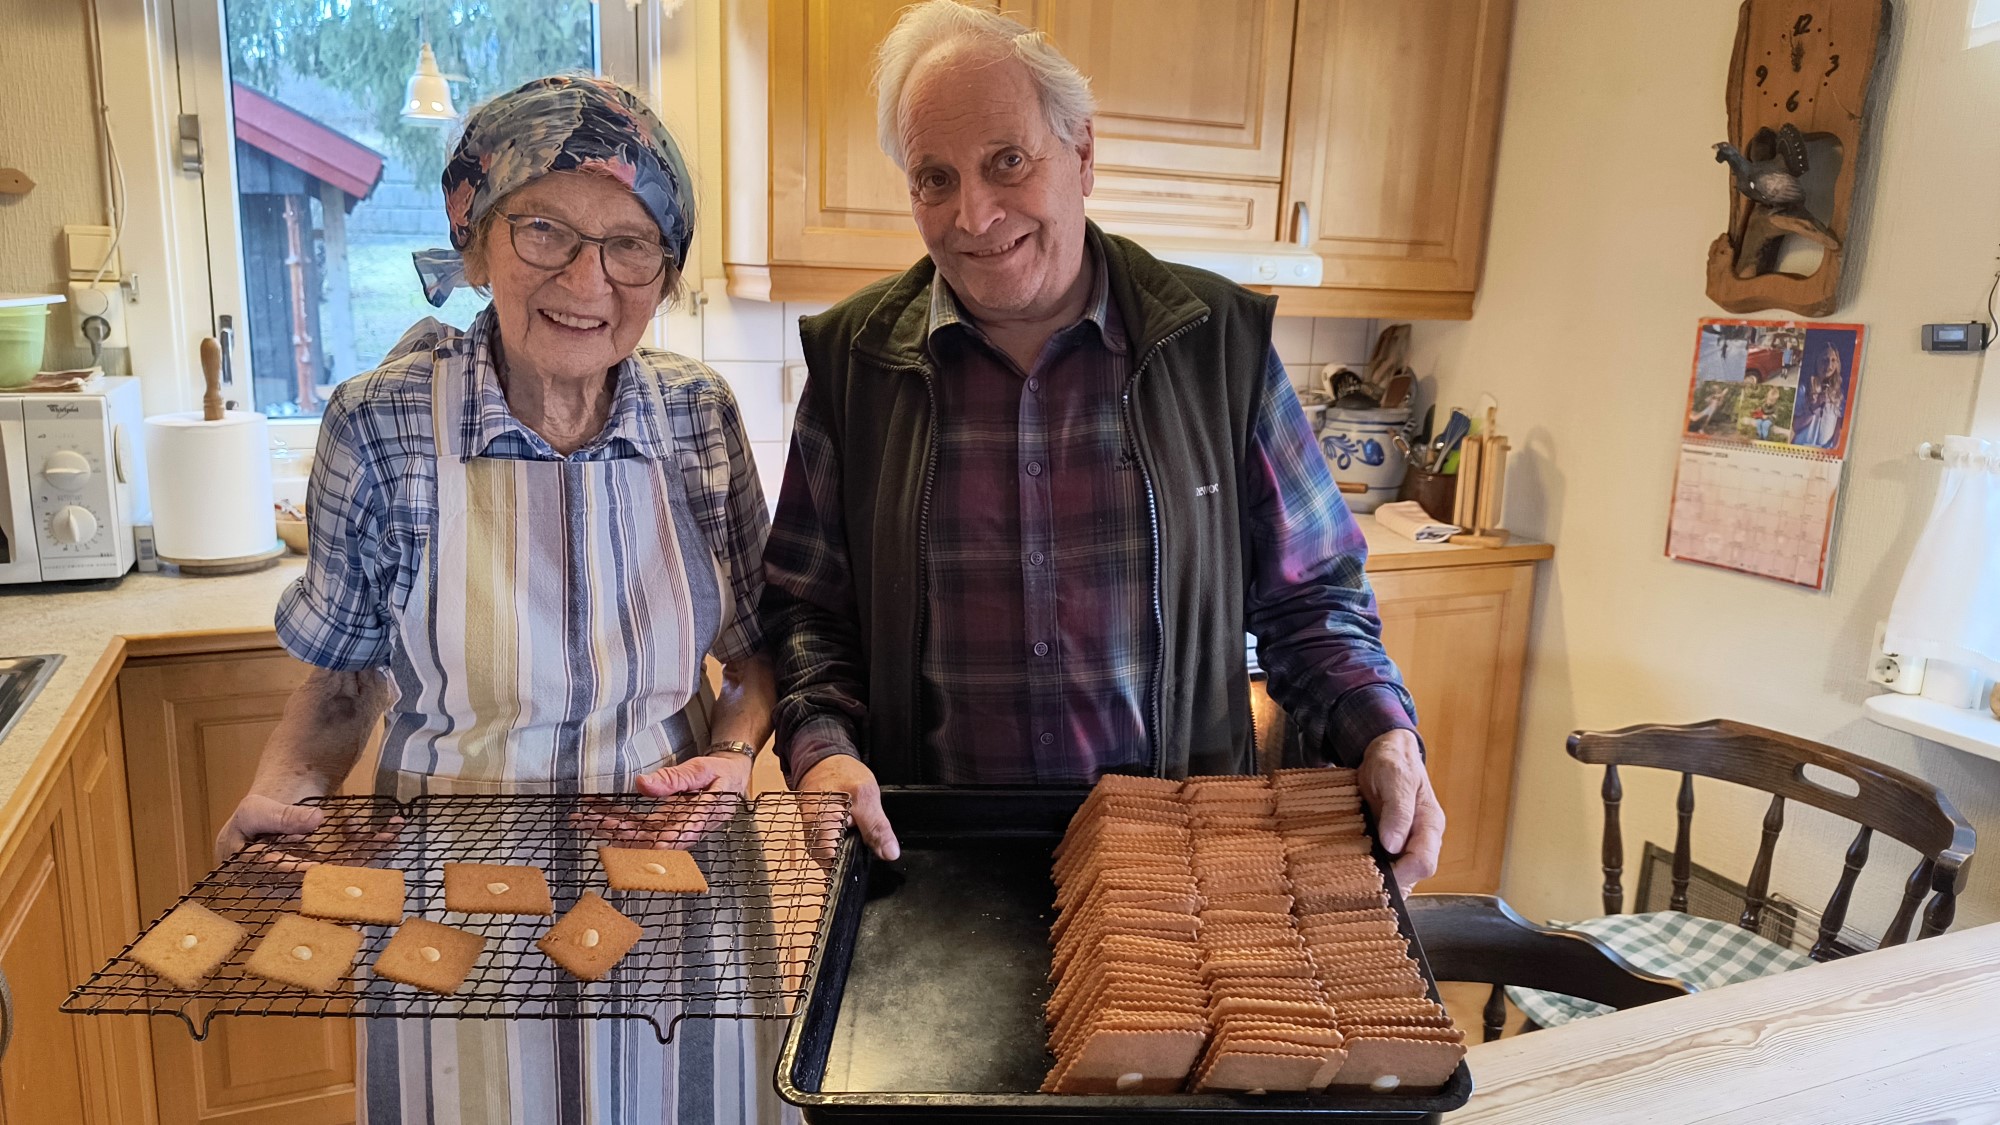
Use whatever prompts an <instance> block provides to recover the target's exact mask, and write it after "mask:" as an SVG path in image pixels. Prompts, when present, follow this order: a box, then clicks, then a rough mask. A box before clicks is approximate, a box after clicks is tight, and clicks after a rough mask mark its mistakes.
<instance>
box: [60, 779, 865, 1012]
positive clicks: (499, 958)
mask: <svg viewBox="0 0 2000 1125" xmlns="http://www.w3.org/2000/svg"><path fill="white" fill-rule="evenodd" d="M310 803H312V804H316V805H318V806H320V807H322V808H324V809H325V810H326V811H327V817H326V821H325V823H324V824H322V825H321V826H320V828H319V829H318V830H317V831H315V832H314V833H312V834H311V835H310V836H305V837H291V838H286V839H284V840H283V841H281V842H278V843H272V844H251V845H248V846H246V847H245V848H244V849H242V850H241V851H239V852H237V853H236V854H235V855H233V856H231V857H230V858H229V859H228V860H226V861H225V862H224V863H223V864H222V866H220V867H218V868H217V869H216V870H215V871H214V872H212V873H210V874H209V876H208V877H207V878H205V879H203V880H201V881H200V882H198V883H196V884H195V886H194V888H193V889H192V890H191V891H189V892H188V893H187V894H186V895H184V896H182V898H181V899H180V900H179V902H176V903H175V904H174V905H175V906H179V905H180V903H182V902H190V901H192V902H197V903H200V904H201V905H202V906H205V907H207V908H208V909H210V910H213V911H215V912H216V913H217V914H220V915H222V916H224V917H226V918H230V919H233V920H235V921H236V922H238V923H240V924H241V925H243V926H244V927H245V928H247V929H249V930H250V931H251V937H250V939H249V940H248V941H246V942H245V943H244V944H243V947H242V948H241V949H238V950H237V951H236V952H235V953H234V954H232V955H231V956H230V958H229V960H228V961H226V962H224V963H223V965H222V966H221V967H220V968H218V969H217V970H216V971H215V973H214V974H213V975H212V976H210V977H209V979H208V980H207V981H206V982H204V983H203V984H202V985H201V986H200V987H199V988H196V989H192V990H184V989H179V988H175V987H173V986H172V985H169V984H168V983H166V982H165V981H163V980H161V979H160V978H158V977H156V976H154V975H153V974H152V972H151V971H150V970H148V969H146V968H145V967H144V966H142V965H140V964H139V963H138V962H136V961H134V960H132V959H131V956H130V954H131V951H132V945H127V946H126V947H125V948H124V949H123V950H121V951H120V952H119V954H118V955H117V956H116V957H114V958H112V959H111V961H110V962H109V963H108V964H106V965H105V966H104V968H103V969H101V970H99V971H98V972H97V973H96V974H95V975H93V976H92V977H91V978H90V979H89V980H88V981H86V982H84V983H83V984H81V985H79V986H78V987H77V988H76V990H75V991H73V992H71V993H70V995H69V998H68V999H67V1000H65V1001H64V1002H63V1005H62V1010H63V1011H65V1012H74V1013H80V1014H86V1015H107V1014H146V1015H171V1016H177V1017H179V1018H180V1019H181V1021H182V1022H184V1023H185V1024H186V1025H187V1028H188V1032H189V1034H191V1035H193V1036H194V1038H195V1039H197V1040H200V1039H205V1038H207V1036H208V1029H209V1023H210V1021H211V1020H212V1019H214V1017H216V1016H223V1015H257V1016H323V1017H347V1018H364V1017H400V1018H409V1017H416V1018H433V1019H437V1018H442V1019H644V1020H646V1021H648V1022H649V1023H651V1024H652V1027H653V1032H654V1034H655V1035H657V1036H659V1038H660V1040H661V1042H670V1041H671V1040H672V1038H673V1034H674V1029H675V1028H676V1027H677V1026H678V1025H679V1023H680V1021H681V1020H684V1019H690V1018H710V1019H781V1018H787V1017H790V1016H791V1015H793V1014H794V1013H796V1012H797V1011H798V1007H799V1004H800V1003H801V1001H802V999H803V996H804V993H805V984H806V980H807V975H808V974H807V970H808V968H809V962H810V960H811V958H812V953H813V948H814V944H815V940H816V938H817V936H818V933H819V929H820V926H821V924H822V921H823V920H824V917H825V907H826V902H827V897H828V894H829V892H830V890H831V887H832V879H833V872H834V871H836V870H839V868H840V866H841V864H842V863H843V862H844V855H843V854H839V853H841V852H843V851H844V849H847V848H851V847H853V846H854V844H853V843H852V841H850V840H848V839H847V834H846V827H847V824H848V820H849V818H848V808H847V797H846V796H845V795H844V794H827V793H767V794H764V795H763V796H762V797H759V798H758V799H757V800H755V801H746V800H744V799H743V798H741V797H738V796H735V795H732V794H709V793H698V794H685V795H681V796H676V797H665V798H647V797H640V796H637V795H620V796H615V797H589V796H583V797H579V796H437V797H420V798H418V799H416V800H414V801H409V802H406V803H399V802H397V801H394V800H392V799H389V798H386V797H329V798H324V799H321V800H318V801H314V802H310ZM836 841H837V843H836ZM607 844H608V845H613V846H620V847H670V848H684V849H686V850H687V851H689V852H690V853H692V854H693V855H694V857H695V860H696V862H697V863H699V864H700V865H701V869H702V872H703V874H704V875H705V876H706V878H707V880H708V888H709V889H708V893H707V894H658V893H647V892H636V891H635V892H626V891H613V890H610V889H609V888H608V887H607V885H606V882H605V876H604V869H603V867H602V865H601V864H600V863H599V862H598V858H597V849H598V848H599V847H602V846H605V845H607ZM312 862H329V863H349V864H357V865H364V866H371V867H390V868H397V869H400V870H401V871H402V872H403V873H404V880H405V891H406V898H405V902H404V912H405V917H406V918H427V919H429V920H431V921H434V922H441V923H443V924H445V925H448V926H455V927H457V928H459V929H463V930H469V931H471V932H473V933H477V934H480V935H482V936H484V937H485V938H486V949H485V950H484V952H482V953H481V954H480V957H479V960H478V962H477V963H476V964H475V965H474V967H473V970H472V973H471V975H470V976H469V977H468V978H467V979H466V982H465V984H464V985H463V986H462V987H461V988H460V989H459V991H458V992H457V993H456V994H455V995H452V996H440V995H437V994H436V993H432V992H426V991H424V990H422V989H419V988H415V987H412V986H410V985H405V984H399V983H397V982H395V981H391V980H387V979H382V978H378V977H376V976H375V975H374V973H373V972H372V971H371V969H370V967H371V966H372V965H373V964H374V963H375V958H376V957H377V956H378V955H379V954H380V953H381V952H382V948H383V947H384V946H385V945H387V944H388V942H389V938H390V936H391V934H392V933H393V932H394V927H391V926H368V925H363V926H359V927H358V928H359V929H360V930H361V932H362V935H363V938H362V944H361V952H360V954H359V955H358V956H357V958H356V959H355V964H354V965H353V966H352V967H351V968H350V969H349V970H348V972H347V973H346V975H345V976H343V977H342V978H341V980H340V982H339V983H337V984H336V985H334V987H333V988H331V989H330V990H328V991H327V992H324V993H309V992H306V991H304V990H302V989H297V988H292V987H289V986H286V985H280V984H275V983H273V982H271V981H267V980H264V979H262V978H261V977H256V976H252V975H250V974H248V973H246V972H245V971H244V969H243V965H244V963H245V962H246V961H247V960H249V957H250V954H251V952H252V951H253V950H255V949H256V948H257V945H258V944H259V942H261V941H262V940H263V937H264V934H265V932H266V931H267V930H268V929H269V928H270V926H271V924H272V922H273V921H274V920H275V919H276V918H277V917H278V916H279V915H281V914H286V913H292V912H295V911H296V910H297V909H298V901H299V886H300V881H301V878H302V875H301V872H302V871H303V869H304V867H305V866H306V865H307V864H310V863H312ZM448 862H449V863H509V864H521V865H529V866H534V867H539V868H541V869H542V870H543V872H544V873H545V874H546V875H547V877H548V881H549V890H550V893H551V895H552V896H553V898H554V900H555V909H556V915H557V916H560V915H561V914H562V913H563V912H564V911H566V910H568V909H569V908H570V907H571V906H573V905H575V903H576V900H577V898H578V897H579V896H580V895H581V894H582V893H583V892H584V891H586V890H594V891H596V892H597V893H598V894H600V895H602V896H604V898H606V899H607V900H609V901H610V902H611V904H612V905H614V906H616V907H617V908H618V909H619V910H620V911H622V912H624V913H625V914H626V915H627V916H629V917H631V918H632V919H633V920H634V921H636V922H638V923H639V925H640V926H642V927H644V929H645V936H644V937H642V938H641V939H640V940H639V943H638V944H637V945H635V946H633V947H632V950H631V952H629V953H627V954H626V955H625V958H624V959H623V960H622V961H620V962H619V963H618V964H617V966H616V967H614V968H613V969H612V970H611V972H610V973H609V975H608V976H607V979H605V980H603V981H596V982H586V981H579V980H577V979H576V978H574V977H572V976H570V975H569V974H568V973H567V972H565V971H564V970H563V969H562V968H561V967H560V966H558V965H556V964H555V962H553V961H551V960H549V959H548V957H547V956H546V955H544V954H543V953H542V952H541V950H539V949H536V948H535V942H536V941H537V940H538V939H540V938H541V937H542V935H543V934H545V933H547V932H548V930H549V927H550V926H551V925H553V924H554V922H555V918H554V917H549V918H541V917H521V916H511V915H469V914H462V913H458V912H454V911H448V910H446V909H445V907H444V869H443V865H444V864H445V863H448ZM161 917H162V918H164V917H165V915H164V914H162V915H161ZM158 924H159V919H155V920H154V922H153V925H158ZM151 928H152V927H151V926H148V927H147V930H148V931H150V930H151ZM143 936H144V933H143V932H142V933H141V935H140V937H143ZM137 943H138V939H137V938H135V939H134V940H133V943H132V944H133V945H136V944H137Z"/></svg>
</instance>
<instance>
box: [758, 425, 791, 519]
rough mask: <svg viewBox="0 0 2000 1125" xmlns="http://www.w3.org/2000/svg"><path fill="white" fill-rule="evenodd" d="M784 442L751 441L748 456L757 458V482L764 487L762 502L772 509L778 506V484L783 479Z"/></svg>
mask: <svg viewBox="0 0 2000 1125" xmlns="http://www.w3.org/2000/svg"><path fill="white" fill-rule="evenodd" d="M785 453H786V449H785V443H784V442H781V441H753V442H751V443H750V456H752V457H754V458H756V459H757V479H758V483H760V484H761V485H763V487H764V503H766V504H769V505H770V506H771V508H772V510H774V511H775V510H776V509H777V507H778V485H779V484H780V483H782V482H783V481H784V479H785Z"/></svg>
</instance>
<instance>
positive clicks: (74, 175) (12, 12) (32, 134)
mask: <svg viewBox="0 0 2000 1125" xmlns="http://www.w3.org/2000/svg"><path fill="white" fill-rule="evenodd" d="M85 18H86V17H85V13H84V5H83V0H0V28H4V29H5V31H4V33H0V100H4V103H5V106H6V109H5V118H4V119H5V125H4V126H0V167H8V168H19V169H21V170H22V171H24V172H26V173H27V174H28V176H29V178H30V179H33V180H34V181H35V184H36V187H35V190H34V191H33V192H31V193H29V194H28V195H25V196H12V195H0V292H4V293H59V292H62V291H63V289H62V288H61V286H63V285H64V284H65V283H66V280H67V278H68V276H69V273H68V270H69V266H68V262H67V260H66V258H65V256H64V252H63V248H62V245H61V241H60V238H61V234H62V228H63V226H64V224H75V223H85V224H99V225H101V224H102V223H103V222H104V221H105V220H104V179H103V175H104V174H103V171H102V167H103V165H102V164H101V162H100V160H99V158H98V151H99V146H98V134H97V118H96V114H95V113H94V112H93V110H92V105H93V101H92V94H91V79H90V74H91V70H90V47H89V39H88V35H87V33H86V31H85ZM68 331H69V319H68V316H67V312H66V310H64V309H62V308H60V307H59V308H58V309H57V310H56V312H55V314H54V315H53V316H51V317H50V318H49V335H50V338H51V342H50V345H49V350H48V362H49V363H50V364H52V365H53V364H68V363H72V362H76V363H81V362H85V361H87V360H88V359H89V353H88V352H85V351H82V350H81V349H78V350H75V351H72V350H70V349H68V348H67V347H65V346H64V343H63V341H64V340H65V339H66V338H67V335H68Z"/></svg>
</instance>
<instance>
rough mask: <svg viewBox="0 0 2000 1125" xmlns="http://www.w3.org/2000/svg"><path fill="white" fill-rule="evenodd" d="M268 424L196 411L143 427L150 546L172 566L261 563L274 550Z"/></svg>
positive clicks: (236, 413)
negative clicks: (258, 558) (205, 416)
mask: <svg viewBox="0 0 2000 1125" xmlns="http://www.w3.org/2000/svg"><path fill="white" fill-rule="evenodd" d="M270 445H271V441H270V433H269V424H268V423H267V422H266V421H265V418H264V416H263V415H262V414H254V413H251V412H250V411H247V410H230V411H226V412H225V413H224V414H223V416H222V420H221V421H219V422H204V421H202V417H201V411H199V410H196V411H190V412H188V413H183V414H161V415H157V416H155V417H152V418H148V419H146V467H147V469H148V470H149V471H150V472H151V474H152V492H153V542H154V546H155V547H156V549H157V550H158V551H159V553H160V557H161V558H164V559H168V560H170V561H174V562H181V561H188V562H199V561H218V560H223V559H242V558H248V557H251V556H255V555H260V554H263V553H265V552H268V551H270V550H271V549H272V548H273V547H275V546H277V543H278V535H277V527H276V524H275V523H274V522H273V520H272V516H271V452H270Z"/></svg>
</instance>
